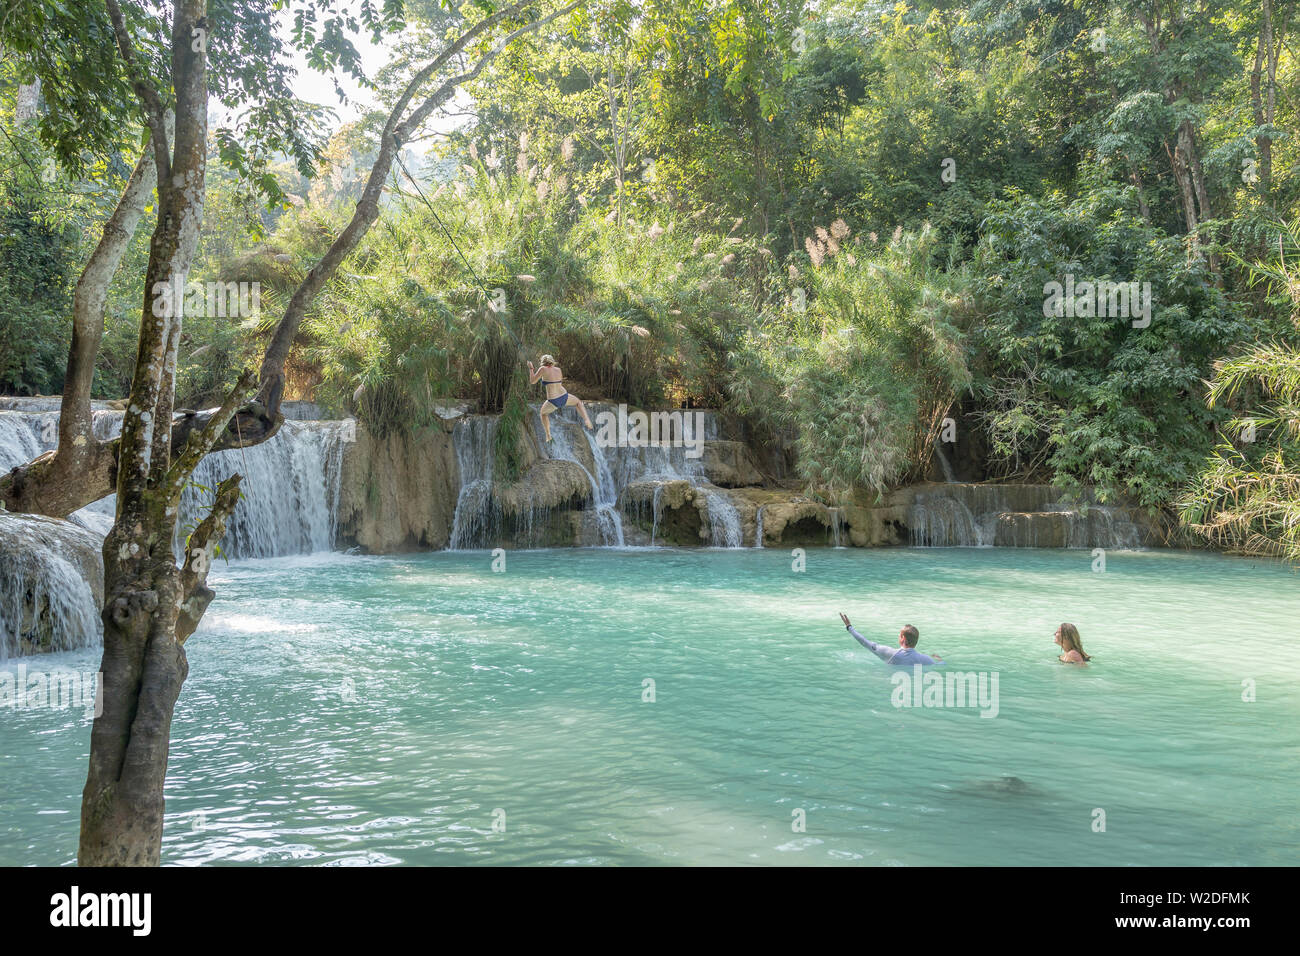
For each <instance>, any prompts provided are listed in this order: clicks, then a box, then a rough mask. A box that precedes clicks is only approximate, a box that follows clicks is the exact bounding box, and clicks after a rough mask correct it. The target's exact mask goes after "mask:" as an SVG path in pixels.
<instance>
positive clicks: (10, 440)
mask: <svg viewBox="0 0 1300 956" xmlns="http://www.w3.org/2000/svg"><path fill="white" fill-rule="evenodd" d="M51 403H52V409H51ZM97 404H98V403H97ZM4 405H5V408H4V410H0V469H4V470H7V469H9V468H12V467H13V466H14V465H18V464H22V463H24V462H27V461H30V460H31V459H32V458H35V457H36V456H37V455H39V454H41V453H42V452H45V451H49V450H50V449H52V448H54V447H55V446H56V445H57V443H58V421H59V413H58V406H59V402H58V399H6V400H4ZM93 414H94V430H95V436H96V437H97V438H100V439H101V440H102V439H110V438H114V437H116V436H117V435H118V434H119V433H120V432H121V429H122V413H121V412H120V411H115V410H113V409H111V408H106V407H103V406H102V405H101V406H99V407H96V408H94V411H93ZM355 434H356V422H354V421H352V420H351V419H345V420H343V421H286V422H285V423H284V424H283V425H282V426H281V427H280V430H279V432H277V433H276V435H274V436H273V437H272V438H270V439H269V440H267V441H265V442H262V443H261V444H258V445H253V446H252V447H250V448H243V449H234V450H231V451H219V452H214V453H212V454H211V455H208V456H207V457H205V458H204V459H203V461H201V462H200V463H199V467H198V468H197V469H195V472H194V475H193V477H192V480H191V484H190V486H189V487H187V488H186V489H185V491H184V493H183V494H182V496H181V510H180V520H179V521H178V522H177V541H176V547H177V550H178V551H179V549H180V548H181V547H182V546H183V542H184V536H185V535H186V534H187V533H188V532H189V531H190V530H192V529H193V527H194V526H195V525H196V524H197V523H198V522H199V521H200V520H202V518H203V516H204V515H205V514H206V513H207V505H208V503H209V502H210V500H211V494H212V491H213V490H215V489H216V487H217V485H218V484H220V483H221V481H222V480H224V479H225V478H227V477H229V476H230V475H232V474H235V473H236V472H238V473H239V474H241V475H243V476H244V481H243V483H242V484H241V485H240V493H241V497H240V501H239V504H238V505H237V506H236V508H235V512H234V514H233V515H231V517H230V520H229V521H228V522H227V524H226V535H225V538H224V540H223V541H222V544H221V548H222V551H223V553H224V554H225V555H226V556H227V557H230V558H266V557H275V556H279V555H289V554H308V553H311V552H313V551H328V550H329V549H331V548H332V547H333V546H334V537H335V532H336V515H337V513H338V497H339V490H340V477H341V472H342V465H343V450H344V447H345V446H346V445H347V443H348V442H350V441H352V440H353V439H354V438H355ZM115 509H116V501H115V496H114V495H109V496H108V497H106V498H103V499H101V500H99V501H96V502H94V503H93V504H90V505H88V506H86V507H85V508H82V509H81V510H80V511H77V512H74V513H73V514H72V515H70V516H69V520H71V521H72V522H73V523H75V524H78V525H80V526H82V527H83V528H86V529H88V530H90V531H93V532H95V533H96V534H98V535H100V536H101V537H102V536H103V535H105V534H107V533H108V530H109V528H111V527H112V524H113V517H114V511H115Z"/></svg>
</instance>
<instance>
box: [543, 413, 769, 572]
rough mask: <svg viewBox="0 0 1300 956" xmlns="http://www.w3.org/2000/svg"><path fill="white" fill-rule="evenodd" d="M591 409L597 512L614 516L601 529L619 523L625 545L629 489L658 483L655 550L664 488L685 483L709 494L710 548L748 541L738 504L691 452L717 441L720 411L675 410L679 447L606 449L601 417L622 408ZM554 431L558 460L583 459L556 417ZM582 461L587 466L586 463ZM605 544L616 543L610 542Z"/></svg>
mask: <svg viewBox="0 0 1300 956" xmlns="http://www.w3.org/2000/svg"><path fill="white" fill-rule="evenodd" d="M587 409H588V412H589V414H590V415H591V416H592V419H593V420H594V421H595V422H596V423H597V428H596V430H595V431H592V432H587V431H586V430H585V429H584V434H585V435H586V439H587V444H588V446H589V448H590V450H591V455H592V458H593V460H594V462H595V466H596V478H595V479H593V483H592V488H593V501H594V502H595V503H596V504H595V507H596V508H597V510H598V511H600V510H603V511H605V512H606V513H607V514H608V515H609V518H608V519H606V518H604V517H602V519H601V520H602V528H604V522H605V521H608V522H609V527H610V528H611V529H612V527H613V522H614V521H615V520H617V521H618V531H617V533H618V535H619V537H620V542H619V543H621V535H622V520H621V517H620V515H619V509H618V504H617V503H618V501H619V500H620V498H621V497H622V494H623V492H624V491H625V490H626V489H627V487H628V486H629V485H631V484H634V483H637V482H651V483H654V484H655V485H656V487H655V491H654V494H653V495H652V499H651V500H652V507H653V509H654V514H653V517H652V519H651V522H652V523H651V530H650V543H651V545H652V546H653V544H654V542H655V538H656V537H657V535H658V532H659V525H660V519H661V517H662V506H663V491H662V489H663V485H664V484H666V483H668V482H673V481H685V482H688V483H689V484H690V485H691V486H692V487H696V488H701V489H703V491H704V493H705V501H706V504H707V508H706V517H707V520H708V523H709V528H708V533H709V541H710V545H711V546H712V547H717V548H741V547H744V541H743V540H742V537H741V534H742V533H741V528H740V514H739V512H738V511H737V510H736V507H735V505H734V504H732V502H731V499H730V497H729V496H728V494H727V492H726V491H724V490H722V489H719V488H715V487H714V486H713V485H711V484H709V482H708V478H707V476H706V474H705V470H704V457H703V455H699V456H696V457H692V456H691V455H690V454H689V452H690V451H691V448H690V447H689V445H690V444H693V443H694V442H696V441H704V442H707V441H716V440H717V438H718V435H719V433H720V427H719V419H718V415H717V413H716V412H713V411H708V410H704V409H689V410H674V411H673V412H671V413H668V414H672V415H678V414H680V418H678V419H676V420H674V424H673V433H674V437H675V438H677V439H679V442H678V443H677V444H666V445H649V444H645V445H641V444H635V445H633V444H628V445H617V446H613V447H608V448H606V447H602V446H601V443H600V442H599V441H598V440H597V435H598V433H599V431H600V428H601V424H600V422H601V417H600V416H602V415H617V414H618V411H617V408H616V407H613V406H608V405H605V404H603V403H595V402H588V403H587ZM551 427H552V434H555V435H556V439H555V445H556V447H555V450H554V451H553V454H554V456H555V457H556V458H566V459H567V460H570V461H577V460H578V459H576V458H575V457H573V456H572V454H571V452H570V451H569V448H568V445H567V439H562V438H561V437H560V436H561V434H562V433H563V431H564V428H563V426H561V427H559V428H557V421H556V418H555V417H554V416H552V419H551ZM574 427H580V426H574ZM701 448H702V446H701ZM578 463H579V464H582V462H581V461H579V462H578ZM584 467H585V466H584ZM605 533H606V532H605V530H602V535H603V534H605ZM606 543H611V542H608V541H607V542H606Z"/></svg>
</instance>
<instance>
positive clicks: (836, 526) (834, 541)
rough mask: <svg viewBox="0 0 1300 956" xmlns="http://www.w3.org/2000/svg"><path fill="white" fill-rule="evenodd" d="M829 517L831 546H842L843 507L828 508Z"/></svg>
mask: <svg viewBox="0 0 1300 956" xmlns="http://www.w3.org/2000/svg"><path fill="white" fill-rule="evenodd" d="M826 510H827V511H828V512H829V513H830V518H831V547H832V548H842V547H844V509H843V508H828V509H826Z"/></svg>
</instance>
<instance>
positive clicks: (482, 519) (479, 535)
mask: <svg viewBox="0 0 1300 956" xmlns="http://www.w3.org/2000/svg"><path fill="white" fill-rule="evenodd" d="M451 437H452V446H453V448H455V450H456V465H457V466H458V468H459V470H460V493H459V494H458V495H457V496H456V514H455V517H453V519H452V525H451V540H450V542H449V543H448V545H447V547H448V548H450V549H452V550H453V551H463V550H466V549H469V548H483V547H487V546H489V545H490V544H491V543H492V539H493V538H494V537H495V536H496V535H497V534H498V533H499V531H500V527H501V511H500V509H499V508H498V507H497V504H496V499H495V498H494V497H493V494H492V471H493V467H494V464H495V461H496V437H497V419H496V418H495V417H492V416H489V415H469V416H466V418H465V419H464V420H462V421H461V422H459V423H458V424H457V425H456V428H455V430H454V431H453V432H452V436H451Z"/></svg>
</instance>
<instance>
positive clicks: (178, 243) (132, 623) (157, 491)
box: [78, 0, 233, 866]
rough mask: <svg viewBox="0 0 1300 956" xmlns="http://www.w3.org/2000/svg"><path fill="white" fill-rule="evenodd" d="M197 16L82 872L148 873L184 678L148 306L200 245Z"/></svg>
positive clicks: (126, 482)
mask: <svg viewBox="0 0 1300 956" xmlns="http://www.w3.org/2000/svg"><path fill="white" fill-rule="evenodd" d="M109 6H110V11H111V12H112V14H113V20H114V26H115V28H116V29H117V33H118V43H119V47H120V49H121V52H122V55H123V58H124V59H125V60H126V62H127V65H128V67H129V68H131V69H132V72H133V74H135V63H134V51H133V47H132V46H131V38H130V35H129V34H128V32H127V30H126V28H125V25H124V23H123V20H122V16H121V11H120V10H119V9H118V7H117V4H116V0H109ZM206 14H207V3H206V0H179V2H178V3H177V4H176V6H175V9H174V13H173V17H172V64H171V66H172V79H173V84H174V86H175V99H176V112H175V117H176V122H175V130H176V132H175V137H174V144H173V147H172V152H171V156H170V158H168V157H166V156H165V155H164V154H165V149H164V150H160V151H158V150H156V151H155V155H156V156H157V157H158V160H159V162H158V165H159V166H160V170H159V176H158V223H157V226H156V228H155V229H154V232H153V237H152V239H151V241H150V245H149V266H148V269H147V271H146V279H145V296H144V303H143V305H142V310H141V319H140V344H139V348H138V350H137V352H136V363H135V372H134V376H133V378H132V382H131V395H130V398H129V404H128V408H127V411H126V414H125V416H124V417H123V419H122V437H121V440H120V442H119V447H118V467H117V521H116V522H115V523H114V525H113V528H112V530H111V531H110V532H109V534H108V537H107V538H106V539H105V541H104V595H105V600H104V612H103V620H104V660H103V666H102V668H101V671H102V675H103V676H102V678H101V679H102V681H103V691H104V708H103V711H102V713H101V714H100V715H99V716H98V717H96V718H95V723H94V727H93V729H92V731H91V741H90V768H89V772H88V773H87V776H86V786H85V790H84V791H83V793H82V805H81V845H80V850H79V852H78V862H79V863H80V864H81V865H82V866H153V865H157V863H158V862H159V856H160V852H161V847H162V826H163V781H164V779H165V777H166V774H167V754H168V748H169V745H170V740H171V717H172V709H173V707H174V706H175V704H176V698H177V697H178V696H179V694H180V689H181V685H182V684H183V683H184V681H185V676H186V674H187V673H188V669H189V668H188V664H187V663H186V660H185V651H184V650H183V648H182V647H181V643H180V641H179V640H178V638H177V623H178V619H179V616H180V610H181V607H182V605H183V604H184V603H185V600H186V595H185V594H184V591H183V589H182V584H181V571H180V569H179V568H177V567H176V561H175V558H174V557H173V555H172V539H173V537H174V535H175V533H176V522H177V513H178V511H179V507H180V496H181V492H182V491H183V489H184V486H185V483H186V481H187V480H188V478H189V475H188V473H184V472H183V471H181V470H179V469H173V468H172V446H171V429H170V423H171V420H172V400H173V394H174V389H175V381H174V378H175V370H176V348H177V343H178V341H179V339H180V332H181V324H182V320H183V302H182V301H178V300H177V299H178V298H180V297H167V296H164V298H163V300H162V303H161V307H158V306H159V302H160V294H162V290H171V289H176V288H183V287H184V282H185V275H186V273H187V271H188V270H189V266H190V262H191V260H192V258H193V255H194V251H195V248H196V247H197V245H198V239H199V227H200V222H201V219H202V214H203V191H204V190H203V187H204V174H205V171H206V163H207V56H206V52H205V45H204V44H192V43H191V38H192V36H193V35H194V33H195V31H196V29H197V28H200V27H203V26H205V25H206V19H205V18H206ZM196 47H197V49H196ZM133 79H134V80H136V82H137V89H138V92H140V94H141V99H142V103H143V105H144V107H145V110H146V115H147V117H148V119H149V122H150V127H151V128H152V129H155V130H156V129H159V127H160V126H161V125H162V124H163V121H164V117H162V116H161V115H159V113H158V103H159V101H160V100H161V98H160V97H157V96H156V95H154V96H152V97H150V96H148V95H146V94H145V91H144V90H143V89H140V87H142V86H144V82H145V81H144V80H143V79H141V78H140V77H139V75H138V74H136V75H133ZM227 404H229V403H227ZM223 410H225V406H223ZM229 412H233V408H232V409H229ZM184 461H186V457H185V456H184V455H182V457H181V459H180V462H184ZM196 463H197V462H196Z"/></svg>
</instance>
